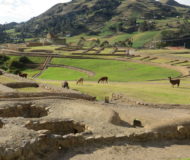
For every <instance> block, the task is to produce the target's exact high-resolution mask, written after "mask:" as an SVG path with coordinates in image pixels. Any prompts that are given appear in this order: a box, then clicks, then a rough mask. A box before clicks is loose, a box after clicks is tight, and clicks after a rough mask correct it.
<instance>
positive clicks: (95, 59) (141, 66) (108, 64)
mask: <svg viewBox="0 0 190 160" xmlns="http://www.w3.org/2000/svg"><path fill="white" fill-rule="evenodd" d="M150 34H151V33H150ZM142 36H143V35H142ZM56 48H57V46H40V47H31V48H30V49H27V51H30V50H36V49H39V50H40V49H46V50H52V51H53V52H54V53H57V54H60V55H66V56H72V58H52V60H51V62H50V63H49V64H50V65H55V66H54V67H53V66H51V67H47V69H45V70H44V71H43V72H42V74H41V75H40V76H39V77H38V79H37V81H42V82H45V83H51V84H54V85H59V86H60V84H61V82H62V81H65V80H67V81H69V84H70V86H71V88H72V89H75V90H79V91H81V92H83V93H87V94H90V95H93V96H96V97H97V99H98V100H103V99H104V98H105V96H109V97H110V96H111V94H112V93H117V94H122V95H124V97H127V98H129V99H134V100H135V101H143V102H149V103H162V104H163V103H168V104H189V102H190V100H189V99H188V98H187V97H189V96H190V94H189V89H190V87H189V85H188V84H189V82H190V80H189V79H188V78H186V79H182V83H181V86H180V87H179V88H172V87H171V84H170V83H169V81H168V79H167V78H168V77H169V76H171V77H178V76H180V75H181V73H180V72H179V71H176V70H174V69H172V68H171V69H168V68H165V67H163V66H162V65H160V66H159V65H157V64H171V66H179V67H181V66H183V65H189V62H188V61H187V62H184V63H182V62H183V61H184V60H178V59H177V57H182V58H187V57H188V56H185V55H188V54H187V53H188V52H189V50H187V49H181V50H170V49H160V50H137V51H136V53H138V54H140V56H135V57H129V58H123V57H122V56H115V55H113V56H106V55H105V54H110V53H111V52H112V51H113V50H114V48H106V49H104V50H103V51H101V52H100V53H99V55H93V54H94V53H95V51H89V52H87V53H88V54H91V55H85V54H83V55H80V57H77V56H78V55H75V54H73V53H83V52H84V51H85V49H87V48H83V49H81V50H75V51H69V50H68V51H67V50H64V49H63V50H56ZM94 49H96V50H99V49H100V48H94ZM122 49H123V48H121V50H122ZM91 52H92V53H91ZM101 54H104V55H101ZM119 54H123V53H122V52H119ZM146 56H150V57H147V58H145V57H146ZM183 56H184V57H183ZM152 57H153V59H152ZM154 57H156V58H155V59H154ZM173 57H174V58H176V60H175V59H170V58H173ZM28 58H29V60H31V61H32V62H33V63H35V64H39V65H40V66H41V65H42V64H43V63H44V62H45V59H46V57H35V56H31V57H28ZM117 58H120V59H123V61H120V60H118V59H117ZM12 59H18V58H17V57H16V56H11V59H10V60H12ZM144 62H146V63H144ZM149 62H151V63H149ZM154 64H155V65H154ZM64 66H68V67H71V68H67V67H66V68H64ZM23 72H26V73H28V75H29V77H33V76H34V75H35V74H37V73H39V72H40V70H39V67H38V68H29V69H25V70H23ZM89 73H90V74H91V75H89ZM103 76H108V77H109V83H108V84H105V85H104V84H97V80H98V79H99V78H100V77H103ZM81 77H83V78H84V80H85V81H84V85H83V86H82V85H76V81H77V80H78V79H80V78H81ZM152 80H154V81H152Z"/></svg>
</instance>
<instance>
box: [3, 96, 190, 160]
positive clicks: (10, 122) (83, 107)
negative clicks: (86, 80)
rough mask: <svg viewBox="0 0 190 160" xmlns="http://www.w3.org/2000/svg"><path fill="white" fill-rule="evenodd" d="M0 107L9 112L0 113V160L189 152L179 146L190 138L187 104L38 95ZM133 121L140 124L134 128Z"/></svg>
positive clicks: (174, 156)
mask: <svg viewBox="0 0 190 160" xmlns="http://www.w3.org/2000/svg"><path fill="white" fill-rule="evenodd" d="M15 106H16V107H17V108H18V109H17V110H15ZM25 106H27V107H26V108H25ZM27 108H28V109H27ZM32 108H33V109H34V110H33V109H32ZM0 109H1V110H2V111H4V112H5V111H6V112H5V113H4V114H5V115H11V116H3V115H2V116H1V115H0V117H1V118H2V124H3V125H2V128H0V135H1V137H0V142H1V143H0V156H1V157H2V159H3V160H18V159H19V158H20V159H27V160H34V159H35V160H50V159H51V160H66V159H73V160H79V159H80V160H81V159H83V160H86V159H101V160H107V159H109V160H110V159H126V160H128V159H130V160H131V159H135V160H142V159H143V158H144V159H145V158H146V160H149V159H150V160H152V159H156V160H160V159H170V158H171V159H174V160H175V159H178V158H184V157H188V156H190V152H188V150H189V149H190V146H189V144H187V143H185V141H182V142H183V143H181V144H180V145H179V144H178V142H179V140H188V139H189V138H190V124H189V123H190V109H189V108H183V109H181V108H180V106H178V108H172V107H168V106H166V107H165V108H164V106H162V107H159V105H158V106H154V107H151V106H142V105H128V104H125V105H124V104H122V105H119V104H103V103H100V102H90V101H86V100H70V99H51V100H47V99H46V100H43V99H41V100H36V101H31V102H22V103H21V102H19V103H18V102H9V101H4V102H0ZM4 109H5V110H4ZM42 109H43V110H44V109H45V110H46V111H47V113H46V115H45V116H25V114H29V113H33V112H34V113H38V111H40V112H41V110H42ZM18 111H19V112H18ZM23 111H24V113H23ZM9 113H10V114H9ZM14 113H15V114H16V116H14V115H13V114H14ZM17 113H19V114H18V115H17ZM22 114H24V116H23V115H22ZM134 119H138V120H140V121H141V122H142V125H143V127H137V128H134V127H133V120H134ZM163 130H164V131H163ZM165 131H166V132H165ZM173 140H178V141H176V142H173ZM158 141H161V142H160V143H158ZM166 141H168V142H167V143H166ZM137 142H138V143H137ZM157 153H158V154H157ZM16 157H17V158H16Z"/></svg>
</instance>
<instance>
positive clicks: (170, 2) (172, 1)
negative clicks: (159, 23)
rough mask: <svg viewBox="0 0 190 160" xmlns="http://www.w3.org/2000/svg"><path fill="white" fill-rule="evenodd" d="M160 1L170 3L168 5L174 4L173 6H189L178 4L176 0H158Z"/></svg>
mask: <svg viewBox="0 0 190 160" xmlns="http://www.w3.org/2000/svg"><path fill="white" fill-rule="evenodd" d="M160 2H161V3H164V4H167V5H170V6H174V7H182V8H189V6H186V5H183V4H180V3H178V2H176V1H175V0H160Z"/></svg>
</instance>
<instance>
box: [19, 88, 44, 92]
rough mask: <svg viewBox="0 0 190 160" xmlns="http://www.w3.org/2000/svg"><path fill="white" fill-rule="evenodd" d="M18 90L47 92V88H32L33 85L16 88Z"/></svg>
mask: <svg viewBox="0 0 190 160" xmlns="http://www.w3.org/2000/svg"><path fill="white" fill-rule="evenodd" d="M16 91H18V92H47V90H45V89H43V88H34V87H28V88H19V89H16Z"/></svg>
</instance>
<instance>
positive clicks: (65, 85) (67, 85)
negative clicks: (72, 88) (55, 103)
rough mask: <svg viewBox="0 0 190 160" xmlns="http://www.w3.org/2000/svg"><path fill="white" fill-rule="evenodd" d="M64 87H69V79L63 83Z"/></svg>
mask: <svg viewBox="0 0 190 160" xmlns="http://www.w3.org/2000/svg"><path fill="white" fill-rule="evenodd" d="M62 87H63V88H67V89H69V83H68V82H67V81H65V82H64V83H63V84H62Z"/></svg>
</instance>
